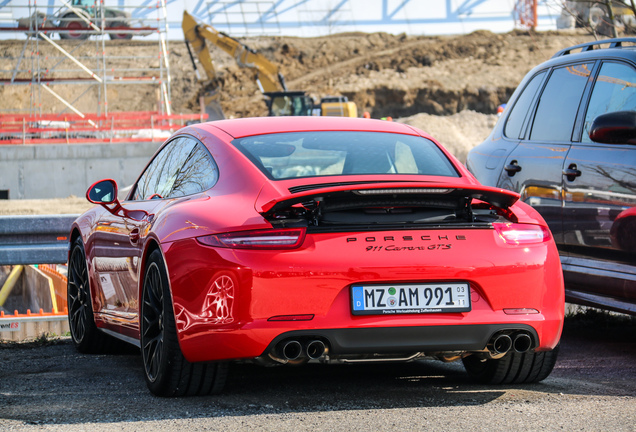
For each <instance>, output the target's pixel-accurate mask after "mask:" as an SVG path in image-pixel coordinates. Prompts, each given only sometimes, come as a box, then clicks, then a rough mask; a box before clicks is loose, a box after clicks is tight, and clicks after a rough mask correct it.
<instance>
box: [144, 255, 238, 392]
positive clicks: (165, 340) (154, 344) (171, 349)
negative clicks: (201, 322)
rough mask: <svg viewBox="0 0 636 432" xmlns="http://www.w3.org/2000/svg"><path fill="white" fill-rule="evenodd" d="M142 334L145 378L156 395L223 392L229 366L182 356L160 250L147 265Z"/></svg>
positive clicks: (150, 257) (150, 256) (151, 257)
mask: <svg viewBox="0 0 636 432" xmlns="http://www.w3.org/2000/svg"><path fill="white" fill-rule="evenodd" d="M140 333H141V354H142V360H143V364H144V377H145V379H146V384H147V385H148V389H149V390H150V391H151V392H152V393H153V394H155V395H157V396H164V397H173V396H195V395H201V396H203V395H208V394H214V393H219V392H221V390H222V389H223V386H224V385H225V381H226V378H227V369H228V367H227V363H226V362H210V363H190V362H188V361H187V360H186V359H185V357H184V356H183V353H182V352H181V348H180V347H179V340H178V337H177V328H176V320H175V317H174V312H173V309H172V299H171V294H170V289H169V284H168V273H167V271H166V266H165V264H164V261H163V257H162V255H161V252H160V251H159V250H158V249H157V250H154V251H153V252H152V253H151V254H150V255H149V257H148V262H147V265H146V272H145V275H144V283H143V294H142V302H141V317H140Z"/></svg>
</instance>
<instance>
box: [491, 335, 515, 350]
mask: <svg viewBox="0 0 636 432" xmlns="http://www.w3.org/2000/svg"><path fill="white" fill-rule="evenodd" d="M511 347H512V339H511V338H510V336H508V335H507V334H500V335H497V336H496V337H495V338H494V339H493V341H492V351H494V352H495V353H496V354H505V353H507V352H508V351H510V348H511Z"/></svg>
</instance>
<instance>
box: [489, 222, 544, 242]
mask: <svg viewBox="0 0 636 432" xmlns="http://www.w3.org/2000/svg"><path fill="white" fill-rule="evenodd" d="M492 225H493V227H494V228H495V231H496V232H497V234H498V235H499V237H500V238H501V239H502V240H503V242H504V243H506V244H511V245H527V244H533V243H543V242H546V241H549V240H550V239H552V234H551V233H550V230H549V229H548V228H547V227H544V226H541V225H530V224H520V223H494V224H492Z"/></svg>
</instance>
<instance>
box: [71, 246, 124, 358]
mask: <svg viewBox="0 0 636 432" xmlns="http://www.w3.org/2000/svg"><path fill="white" fill-rule="evenodd" d="M66 292H67V304H68V323H69V328H70V330H71V338H72V339H73V343H74V344H75V348H76V349H77V350H78V351H79V352H81V353H85V354H94V353H103V352H113V351H116V350H117V345H118V344H117V341H116V340H115V339H113V338H112V337H110V336H108V335H107V334H105V333H102V332H101V331H99V330H98V329H97V326H96V325H95V318H94V315H93V302H92V299H91V289H90V277H89V273H88V267H87V265H86V254H85V253H84V243H83V242H82V239H81V237H78V238H77V239H75V241H74V242H73V244H72V246H71V258H70V260H69V263H68V285H67V289H66Z"/></svg>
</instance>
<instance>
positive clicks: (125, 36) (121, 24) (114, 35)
mask: <svg viewBox="0 0 636 432" xmlns="http://www.w3.org/2000/svg"><path fill="white" fill-rule="evenodd" d="M110 27H125V28H130V27H129V26H128V24H126V23H125V22H114V23H112V24H111V25H110ZM108 36H109V37H110V38H111V39H113V40H114V39H127V40H130V39H132V37H133V35H132V33H109V34H108Z"/></svg>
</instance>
